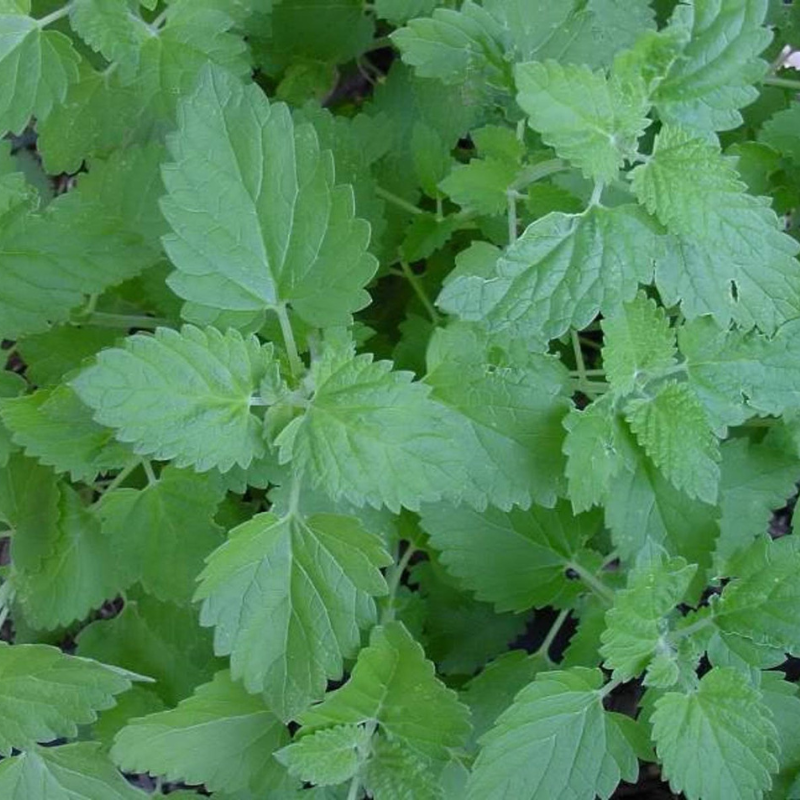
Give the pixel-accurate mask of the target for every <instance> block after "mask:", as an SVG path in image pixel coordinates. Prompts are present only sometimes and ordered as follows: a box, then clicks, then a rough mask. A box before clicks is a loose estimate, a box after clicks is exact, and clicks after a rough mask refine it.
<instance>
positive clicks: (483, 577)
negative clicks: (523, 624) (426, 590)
mask: <svg viewBox="0 0 800 800" xmlns="http://www.w3.org/2000/svg"><path fill="white" fill-rule="evenodd" d="M422 527H423V528H424V529H425V531H426V532H427V533H428V535H429V536H430V539H431V544H432V545H433V546H434V547H435V548H436V549H437V550H438V551H439V553H440V557H441V560H442V563H443V564H444V565H445V566H446V567H447V569H448V570H449V571H450V572H451V573H452V574H453V575H454V576H455V577H456V578H458V579H459V581H460V582H461V583H462V584H463V586H464V587H465V588H467V589H469V590H470V591H473V592H475V595H476V597H477V598H478V599H479V600H484V601H486V602H490V603H494V605H495V606H496V608H497V610H498V611H518V612H519V611H525V610H527V609H529V608H534V607H535V608H541V607H542V606H546V605H556V606H568V605H569V603H570V602H571V600H572V599H573V598H574V597H575V596H576V594H578V593H579V592H580V591H581V589H582V587H581V585H580V583H579V582H577V581H575V582H573V581H570V580H569V579H568V578H567V575H566V571H567V568H568V566H569V565H570V564H571V563H572V562H573V560H574V561H576V562H579V561H580V551H581V549H582V548H583V547H584V546H585V544H586V542H587V541H588V540H589V539H590V538H591V537H592V536H593V535H594V534H595V533H596V532H597V527H598V518H597V516H596V515H594V514H585V515H583V516H579V517H574V516H573V515H572V513H571V512H570V510H569V507H568V505H567V504H566V503H564V502H563V501H562V502H560V503H559V504H558V505H557V506H556V507H555V508H554V509H549V508H542V507H541V506H532V507H531V508H530V509H529V510H528V511H522V510H521V509H512V510H511V511H509V512H503V511H500V510H499V509H495V508H489V509H487V510H486V511H484V512H478V511H475V510H473V509H470V508H468V507H467V506H463V505H462V506H458V507H455V508H454V507H451V506H449V505H445V504H439V505H431V506H423V509H422ZM487 552H488V553H491V554H492V557H491V559H490V560H487V558H486V553H487Z"/></svg>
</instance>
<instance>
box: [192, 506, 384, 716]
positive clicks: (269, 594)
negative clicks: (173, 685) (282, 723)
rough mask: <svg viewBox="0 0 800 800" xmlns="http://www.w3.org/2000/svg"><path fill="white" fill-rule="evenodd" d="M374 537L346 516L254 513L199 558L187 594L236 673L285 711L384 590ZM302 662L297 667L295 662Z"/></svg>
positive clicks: (353, 635) (318, 682) (327, 670)
mask: <svg viewBox="0 0 800 800" xmlns="http://www.w3.org/2000/svg"><path fill="white" fill-rule="evenodd" d="M390 563H391V557H390V556H389V555H388V554H387V553H386V552H385V550H384V549H383V547H382V546H381V543H380V541H379V539H378V538H377V537H375V536H373V535H372V534H369V533H367V532H366V531H365V530H364V529H363V528H362V527H361V525H360V524H359V523H358V521H357V520H356V519H354V518H352V517H343V516H337V515H334V514H318V515H315V516H312V517H310V518H308V519H305V518H303V517H301V516H287V517H283V518H279V517H277V516H275V515H274V514H258V515H257V516H255V517H254V518H253V519H252V520H251V521H250V522H245V523H244V524H243V525H240V526H239V527H238V528H235V529H234V530H233V531H232V532H231V535H230V538H229V540H228V541H227V542H226V543H225V544H224V545H222V546H221V547H220V548H219V549H218V550H216V551H215V552H214V553H212V555H211V556H210V557H209V559H208V565H207V566H206V568H205V570H204V571H203V572H202V573H201V575H200V581H201V583H200V587H199V589H198V590H197V594H196V599H198V600H203V601H205V602H204V603H203V610H202V614H201V623H202V624H203V625H206V626H211V625H214V626H215V637H214V638H215V649H216V652H217V653H218V654H220V655H228V654H230V656H231V670H232V673H233V676H234V678H235V679H237V680H238V679H239V678H241V679H242V680H243V681H244V684H245V686H246V687H247V689H248V690H249V691H253V692H264V695H265V697H266V698H267V702H268V703H269V705H270V707H271V708H273V709H274V710H275V712H276V713H277V714H278V715H279V716H281V718H283V719H291V718H293V717H294V716H296V715H297V714H298V713H299V712H300V711H302V710H303V709H304V708H306V707H307V706H308V704H309V703H310V702H311V701H312V700H314V699H316V698H318V697H319V696H321V695H322V693H323V692H324V690H325V685H326V682H327V680H328V679H329V678H340V677H341V674H342V669H343V659H344V658H345V657H350V656H352V655H354V654H355V652H356V651H357V649H358V645H359V642H360V638H361V634H360V629H362V628H366V627H368V626H369V625H370V624H371V623H373V622H374V621H375V603H374V601H373V599H372V597H373V596H374V595H380V594H385V593H386V591H387V589H386V583H385V581H384V579H383V576H382V575H381V574H380V572H379V569H380V567H385V566H387V565H388V564H390ZM297 664H302V665H303V669H302V670H297V669H296V668H295V665H297Z"/></svg>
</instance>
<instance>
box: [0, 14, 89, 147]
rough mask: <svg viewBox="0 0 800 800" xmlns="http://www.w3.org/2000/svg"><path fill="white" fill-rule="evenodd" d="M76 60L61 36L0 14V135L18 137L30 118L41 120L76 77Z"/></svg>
mask: <svg viewBox="0 0 800 800" xmlns="http://www.w3.org/2000/svg"><path fill="white" fill-rule="evenodd" d="M78 59H79V56H78V54H77V53H76V52H75V51H74V50H73V49H72V44H71V43H70V41H69V39H68V38H67V37H66V36H64V34H62V33H58V32H57V31H46V30H42V28H40V27H39V24H38V23H37V21H36V20H35V19H31V18H30V17H26V16H22V15H21V14H0V86H2V87H3V91H2V92H0V133H6V132H8V131H11V133H16V134H19V133H21V132H22V130H23V128H24V127H25V126H26V125H27V124H28V122H29V121H30V118H31V117H32V116H36V117H37V118H38V119H45V118H46V117H47V115H48V114H49V113H50V111H51V109H52V108H53V106H54V105H56V104H58V103H60V102H61V101H62V100H63V99H64V96H65V95H66V93H67V87H68V86H69V84H70V83H71V82H72V81H74V80H76V78H77V77H78V69H77V63H78Z"/></svg>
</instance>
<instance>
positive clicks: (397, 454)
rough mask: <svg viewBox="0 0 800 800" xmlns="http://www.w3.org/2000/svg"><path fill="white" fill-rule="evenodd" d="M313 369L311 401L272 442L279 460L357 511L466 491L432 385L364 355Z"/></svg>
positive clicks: (451, 424)
mask: <svg viewBox="0 0 800 800" xmlns="http://www.w3.org/2000/svg"><path fill="white" fill-rule="evenodd" d="M315 367H316V369H315V373H316V393H315V395H314V397H313V399H312V401H311V403H310V404H309V406H308V408H307V409H306V411H305V413H304V414H303V415H302V416H300V417H297V418H295V419H294V420H293V421H292V422H291V423H289V425H287V426H286V428H284V430H283V431H282V432H281V434H280V435H279V436H278V438H277V439H276V444H277V445H278V446H279V447H280V455H281V461H282V462H284V463H285V462H288V461H291V462H292V466H293V468H294V469H295V470H297V472H298V473H303V474H304V475H307V476H308V478H309V479H310V480H311V481H312V482H313V483H314V484H315V485H318V486H320V487H321V488H322V489H323V490H324V491H325V492H326V493H327V494H329V495H330V496H331V497H332V498H333V499H334V500H338V499H339V498H345V499H347V500H348V501H350V502H351V503H353V504H354V505H357V506H363V505H365V504H369V505H371V506H374V507H376V508H378V507H380V506H381V505H385V506H387V507H388V508H389V509H391V510H392V511H399V509H400V507H401V506H405V507H407V508H411V509H417V508H419V504H420V503H421V502H425V501H435V500H438V499H440V498H441V497H442V496H443V495H445V494H447V495H448V496H456V495H458V494H461V493H465V491H466V488H467V486H468V485H469V484H468V483H467V475H466V469H467V465H466V464H465V463H464V458H463V457H462V452H461V449H460V447H459V444H460V441H461V440H462V438H463V435H462V433H461V429H460V425H459V420H458V418H457V417H456V416H455V415H453V414H451V413H448V409H447V408H445V407H444V406H443V405H440V404H438V403H436V402H434V401H433V400H432V399H431V398H430V394H431V389H430V387H428V386H424V385H423V384H421V383H414V382H412V378H413V375H412V374H411V373H410V372H395V371H392V364H391V362H389V361H373V360H372V356H371V355H370V354H364V355H359V356H356V357H355V358H351V359H348V360H338V361H337V360H336V359H335V357H334V356H329V357H328V359H327V360H326V361H321V362H319V363H318V364H317V365H315ZM454 444H455V445H456V446H455V447H454Z"/></svg>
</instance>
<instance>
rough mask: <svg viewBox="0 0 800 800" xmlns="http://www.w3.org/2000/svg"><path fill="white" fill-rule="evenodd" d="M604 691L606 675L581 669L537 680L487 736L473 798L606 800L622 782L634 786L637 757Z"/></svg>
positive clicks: (471, 791) (473, 781) (546, 674)
mask: <svg viewBox="0 0 800 800" xmlns="http://www.w3.org/2000/svg"><path fill="white" fill-rule="evenodd" d="M601 686H602V673H601V672H600V671H599V670H589V669H584V668H582V667H575V668H573V669H571V670H569V671H564V672H544V673H540V674H539V675H537V676H536V680H535V681H534V682H533V683H531V684H529V685H528V686H526V687H525V688H524V689H523V690H522V691H521V692H520V693H519V694H518V695H517V696H516V698H515V700H514V703H513V704H512V705H511V707H510V708H509V709H508V710H506V711H505V712H504V713H503V714H501V716H500V718H499V719H498V720H497V722H496V723H495V725H494V727H493V728H492V730H491V731H489V733H487V734H486V735H485V736H483V738H482V740H481V744H482V748H481V751H480V753H479V754H478V758H477V760H476V761H475V766H474V768H473V772H472V775H471V777H470V781H469V785H468V790H467V798H468V800H483V798H486V797H492V796H504V797H515V798H519V800H534V798H539V797H548V798H553V799H554V800H566V798H575V800H593V798H594V797H596V796H600V797H601V798H603V800H607V798H609V797H610V796H611V795H612V794H613V792H614V790H615V789H616V788H617V785H618V784H619V782H620V780H627V781H635V780H636V778H637V775H638V772H639V765H638V761H637V759H636V754H635V752H634V750H633V749H632V748H631V746H630V744H629V743H628V741H627V739H626V738H625V736H624V734H623V732H622V729H621V728H620V725H619V723H618V722H617V720H616V717H617V716H618V715H615V714H609V713H608V712H606V711H605V710H604V709H603V702H602V691H601Z"/></svg>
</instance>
